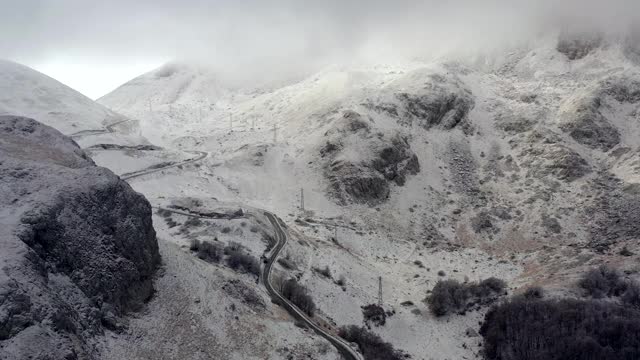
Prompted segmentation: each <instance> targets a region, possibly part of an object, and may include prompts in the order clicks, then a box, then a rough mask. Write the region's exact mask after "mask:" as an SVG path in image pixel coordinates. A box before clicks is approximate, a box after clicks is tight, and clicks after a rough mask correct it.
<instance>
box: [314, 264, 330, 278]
mask: <svg viewBox="0 0 640 360" xmlns="http://www.w3.org/2000/svg"><path fill="white" fill-rule="evenodd" d="M313 271H315V272H317V273H318V274H320V275H322V276H324V277H325V278H327V279H332V278H333V276H332V275H331V269H329V265H326V266H325V267H324V268H313Z"/></svg>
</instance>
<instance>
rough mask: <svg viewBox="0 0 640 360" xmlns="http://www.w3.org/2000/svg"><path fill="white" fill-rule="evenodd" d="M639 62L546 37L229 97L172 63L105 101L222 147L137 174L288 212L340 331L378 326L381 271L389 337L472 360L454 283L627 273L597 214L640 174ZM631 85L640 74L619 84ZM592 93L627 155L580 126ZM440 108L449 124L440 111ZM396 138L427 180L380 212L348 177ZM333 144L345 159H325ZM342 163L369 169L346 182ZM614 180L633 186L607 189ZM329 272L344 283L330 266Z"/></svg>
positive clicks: (177, 138)
mask: <svg viewBox="0 0 640 360" xmlns="http://www.w3.org/2000/svg"><path fill="white" fill-rule="evenodd" d="M627 50H628V49H625V48H623V47H622V45H621V44H619V43H616V42H612V43H611V44H609V45H606V46H603V47H601V48H597V49H594V50H592V52H591V53H589V54H588V56H586V57H585V58H582V59H577V60H570V59H568V58H567V57H566V56H565V55H564V54H562V53H560V52H558V51H557V50H556V48H555V43H554V42H552V41H549V40H548V39H546V40H545V41H542V42H540V43H538V44H536V45H535V46H533V47H531V46H530V47H527V48H523V49H515V50H514V51H512V52H511V53H509V54H508V55H506V56H502V57H496V58H486V59H484V60H483V61H478V60H477V59H474V61H467V60H464V59H459V60H458V61H446V62H439V63H430V64H424V63H416V62H414V63H407V64H396V65H393V66H388V65H385V66H374V67H370V66H369V67H362V68H357V67H339V66H333V67H330V68H327V69H326V70H325V71H322V72H320V73H318V74H314V75H312V76H309V77H308V78H306V79H304V80H302V81H300V82H296V83H291V84H287V85H285V86H282V87H277V88H273V89H233V88H226V87H225V86H224V84H223V83H222V82H220V81H217V77H216V74H214V73H211V72H210V71H208V70H206V69H205V68H202V67H192V66H188V65H176V64H173V65H169V66H167V67H163V68H161V69H159V70H157V71H154V72H151V73H149V74H146V75H143V76H141V77H139V78H137V79H135V80H133V81H132V82H130V83H128V84H125V85H123V86H122V87H121V88H119V89H118V90H116V91H115V92H114V93H112V94H109V95H107V96H105V97H104V98H102V99H100V100H99V101H100V102H101V103H103V104H105V105H107V106H110V107H111V108H113V109H114V110H117V111H120V112H122V113H123V114H126V115H127V116H130V117H133V118H136V119H140V121H141V129H142V134H143V135H144V136H147V137H149V138H150V139H152V140H154V141H157V142H159V143H161V144H162V145H163V146H167V147H169V148H174V149H176V150H192V149H196V150H200V151H207V152H209V153H210V156H209V157H208V158H207V159H205V160H203V161H202V162H201V163H200V164H199V165H198V166H194V165H190V166H188V167H187V168H185V169H182V170H178V169H171V170H167V171H164V172H163V173H161V174H153V175H150V176H147V177H144V178H142V179H136V180H135V181H133V182H132V184H133V186H134V188H135V189H137V190H138V191H141V192H142V193H144V194H145V195H147V196H148V197H149V198H151V199H160V200H161V199H162V198H163V197H172V196H178V197H179V196H189V197H195V198H203V199H206V198H212V197H214V198H216V199H217V200H219V201H225V202H232V203H236V204H245V205H246V206H254V207H256V208H263V209H267V210H269V211H272V212H274V213H276V214H279V215H280V216H281V217H282V218H283V219H284V220H285V221H286V222H287V224H288V225H289V226H290V227H291V229H290V230H291V232H292V233H293V234H294V235H295V238H294V239H295V240H296V241H291V242H290V243H289V245H287V248H285V252H286V253H287V254H288V256H289V257H290V258H291V259H294V262H295V263H296V265H297V266H296V267H297V269H296V270H293V271H289V273H290V275H294V274H297V275H298V276H299V277H300V279H301V281H302V282H303V283H304V284H306V285H307V286H308V287H309V288H310V289H311V290H312V293H313V296H314V298H315V299H316V301H317V303H318V306H319V308H320V310H321V312H322V313H323V314H324V315H325V316H326V318H327V319H328V320H330V321H333V322H335V324H337V325H347V324H362V321H363V320H362V312H361V309H360V307H361V306H363V305H367V304H371V303H376V302H377V297H378V277H379V276H381V277H382V284H383V302H384V305H385V308H387V309H393V310H395V311H396V314H395V315H394V316H392V317H391V318H390V319H389V320H388V323H387V325H385V326H384V327H379V328H374V329H373V330H374V331H375V332H377V333H379V334H380V335H381V336H382V337H383V338H384V339H386V340H388V341H391V342H392V343H393V344H394V345H395V346H396V347H398V348H400V349H403V350H405V351H407V352H408V353H409V354H411V355H412V356H413V358H416V359H458V358H463V357H467V358H470V357H471V356H472V355H473V353H477V352H478V347H477V343H478V341H477V339H467V338H466V337H465V335H464V334H465V332H466V330H467V329H468V328H472V329H475V330H477V329H478V321H479V320H480V319H481V318H482V311H480V312H472V313H469V314H467V315H466V316H457V315H455V316H451V317H447V318H445V319H436V318H434V317H433V316H432V315H431V314H430V313H429V311H428V308H427V306H426V304H425V303H424V302H423V300H424V298H425V297H426V296H427V294H428V291H429V290H430V289H431V288H432V287H433V286H434V285H435V283H436V282H437V281H438V280H439V279H442V278H454V279H458V280H461V281H464V280H465V279H468V280H470V281H478V280H481V279H485V278H488V277H491V276H496V277H499V278H502V279H504V280H505V281H507V283H508V284H509V286H510V288H511V289H512V290H513V291H520V290H519V289H521V288H522V287H524V286H526V285H528V284H534V283H535V284H543V285H547V286H550V287H562V286H566V284H568V283H570V282H571V281H572V280H573V279H574V278H575V276H576V274H578V273H579V272H580V271H581V269H583V268H584V267H586V266H590V265H593V264H598V263H601V262H603V261H615V262H619V263H621V264H623V265H624V264H626V262H625V260H624V259H622V258H620V257H619V256H618V255H617V250H618V249H619V248H620V247H621V246H623V244H625V245H627V246H631V247H634V248H635V247H636V245H634V243H630V242H627V241H626V240H624V241H623V240H621V242H619V243H618V242H616V243H613V244H612V245H611V248H610V250H609V251H607V252H605V253H599V252H594V251H592V250H589V249H590V248H591V247H592V246H595V245H594V244H595V243H597V241H598V240H597V239H598V238H600V237H602V232H601V231H602V228H601V227H599V226H600V225H599V224H594V222H593V221H591V220H590V219H589V216H588V215H589V213H590V212H593V211H595V212H597V211H601V209H602V206H603V205H602V201H603V199H602V197H601V196H600V195H599V194H600V193H603V194H604V193H606V192H611V191H618V189H621V188H623V187H624V186H625V185H624V184H627V185H629V184H631V185H632V184H635V183H637V179H638V178H639V173H638V165H637V164H638V161H639V160H638V152H637V149H638V146H639V145H640V143H639V141H640V140H638V139H640V138H639V137H638V136H636V134H637V133H638V131H640V124H639V123H638V122H637V115H636V114H637V113H638V102H637V100H638V99H636V97H635V95H633V94H635V91H636V81H637V80H635V79H638V78H637V73H638V72H637V70H638V64H637V63H636V62H635V60H634V59H633V58H630V57H628V56H627ZM621 78H630V79H632V80H630V81H629V82H628V83H625V84H623V85H622V86H620V87H616V86H617V85H615V86H613V87H612V86H610V85H607V84H611V83H613V84H621V82H620V80H618V79H621ZM620 88H623V90H620V91H618V90H615V89H620ZM590 89H591V90H590ZM612 89H614V90H612ZM616 91H618V92H616ZM620 93H621V94H622V95H619V94H620ZM594 94H595V95H594ZM590 96H597V97H599V98H598V99H599V100H598V101H601V102H602V104H603V105H602V106H600V107H599V108H596V109H595V110H593V111H597V112H599V113H600V114H602V116H603V117H604V119H605V120H604V121H605V122H606V123H607V124H610V125H611V126H613V127H614V128H615V129H616V131H617V132H618V133H619V134H620V136H619V139H618V140H619V141H617V142H616V141H615V139H614V142H615V143H614V144H613V146H612V147H611V148H607V149H602V148H601V145H592V144H590V143H589V142H590V141H591V140H590V139H589V138H588V135H587V138H585V137H584V136H582V135H583V134H575V133H573V132H571V131H570V128H571V126H574V125H573V124H574V123H576V122H578V121H583V120H576V119H572V118H568V117H567V116H566V114H567V112H569V113H571V114H574V113H579V112H580V111H581V110H578V109H576V108H575V106H576V105H572V104H578V103H581V102H582V101H586V100H583V99H588V98H589V97H590ZM576 97H578V98H579V101H578V102H576V100H572V99H576ZM625 97H626V98H625ZM440 107H442V108H444V110H445V112H446V113H445V114H441V115H442V116H441V117H438V116H432V117H429V116H431V115H432V114H433V113H437V112H438V111H439V110H438V109H440ZM353 113H356V114H357V115H352V114H353ZM425 114H427V115H425ZM353 119H356V120H353ZM354 121H355V122H354ZM567 122H569V125H567ZM362 123H364V125H362ZM607 124H605V125H602V124H596V126H601V127H602V126H608V125H607ZM587 125H589V124H586V125H584V124H581V125H579V126H582V127H584V126H587ZM568 129H569V130H568ZM594 131H596V132H598V131H607V130H606V128H605V130H602V129H600V128H597V129H595V130H594ZM394 136H396V137H400V138H404V139H407V142H408V144H409V148H410V151H411V153H414V154H416V156H417V158H418V160H419V165H420V166H419V167H420V169H419V171H418V172H417V174H407V175H406V181H404V183H403V184H402V185H401V186H399V185H396V184H395V183H393V182H390V184H389V196H388V198H384V199H373V200H374V201H373V203H372V202H368V201H364V202H362V201H357V200H358V199H356V198H354V197H353V196H351V195H349V194H347V196H346V198H342V199H341V198H337V197H336V194H338V193H337V192H336V190H335V188H334V186H335V182H338V184H342V183H340V182H341V181H346V180H347V177H355V178H357V177H358V175H359V172H362V174H363V175H362V176H364V174H365V171H371V170H370V169H371V168H370V167H367V166H370V165H368V164H369V163H370V162H372V161H376V156H377V152H378V151H381V149H384V146H385V145H384V144H385V141H389V140H388V139H392V138H394ZM377 138H378V139H383V140H382V141H383V143H382V144H380V142H379V141H378V140H376V139H377ZM330 142H331V143H332V144H334V145H335V144H337V146H338V148H339V150H338V153H337V155H332V153H331V152H324V153H323V151H324V150H323V149H328V147H326V144H328V143H330ZM380 146H382V148H380ZM626 149H628V150H626ZM329 151H334V150H329ZM327 154H329V155H327ZM617 154H622V155H617ZM101 162H102V163H103V165H105V166H110V165H109V163H108V161H107V160H105V161H101ZM338 163H340V164H347V165H348V166H355V168H356V169H360V170H356V171H354V172H346V173H345V172H337V173H334V172H333V171H335V170H333V169H334V167H335V166H336V164H338ZM343 166H344V165H343ZM603 172H611V173H613V174H616V175H617V176H619V177H620V178H621V180H622V181H623V183H624V184H622V185H620V184H618V183H607V185H606V186H605V187H604V189H603V188H598V185H597V184H601V181H602V180H601V179H602V174H603ZM367 174H368V173H367ZM373 174H374V175H373V176H380V175H376V173H375V172H374V173H373ZM332 176H333V177H332ZM367 176H369V175H367ZM403 176H405V175H403ZM336 179H337V180H336ZM342 185H344V184H342ZM342 185H341V186H342ZM345 186H346V185H345ZM587 189H592V190H587ZM301 191H303V192H304V205H305V211H302V210H301V209H300V203H301V198H300V197H301ZM588 192H592V193H593V196H590V195H588V194H587V193H588ZM153 201H154V200H152V202H153ZM634 214H635V213H634ZM633 216H635V215H633ZM608 219H609V218H607V217H605V218H603V220H602V221H604V223H606V222H607V221H609V220H608ZM296 220H297V221H296ZM336 224H337V225H339V227H338V243H334V242H332V241H331V240H330V238H331V237H332V236H333V235H334V225H336ZM417 264H422V266H419V265H417ZM325 266H329V268H330V269H331V271H332V274H333V277H334V279H333V280H331V279H326V278H324V277H322V276H320V275H318V273H317V272H315V271H314V270H313V269H314V268H324V267H325ZM440 270H442V271H444V273H445V274H446V275H445V276H444V277H443V276H439V275H438V272H439V271H440ZM278 271H281V272H284V271H285V269H283V268H279V269H278ZM340 276H344V278H345V279H346V283H347V286H346V290H344V291H343V290H342V288H341V287H340V286H338V285H336V284H335V281H334V280H336V279H337V278H339V277H340ZM405 301H411V302H412V303H413V304H414V305H412V306H402V305H401V303H402V302H405ZM463 344H464V345H463Z"/></svg>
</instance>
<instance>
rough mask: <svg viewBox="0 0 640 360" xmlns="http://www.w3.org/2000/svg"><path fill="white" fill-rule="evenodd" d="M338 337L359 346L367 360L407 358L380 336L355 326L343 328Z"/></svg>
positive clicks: (398, 359)
mask: <svg viewBox="0 0 640 360" xmlns="http://www.w3.org/2000/svg"><path fill="white" fill-rule="evenodd" d="M338 335H339V336H340V337H341V338H343V339H345V340H346V341H348V342H353V343H356V344H358V346H359V347H360V351H361V352H362V355H364V358H365V359H366V360H401V359H404V358H405V355H404V354H403V353H402V351H399V350H396V349H394V348H393V345H391V344H390V343H388V342H385V341H384V340H382V338H380V336H378V335H376V334H374V333H372V332H370V331H367V329H365V328H364V327H359V326H355V325H349V326H343V327H341V328H340V330H339V331H338Z"/></svg>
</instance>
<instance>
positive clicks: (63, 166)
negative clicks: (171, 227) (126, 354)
mask: <svg viewBox="0 0 640 360" xmlns="http://www.w3.org/2000/svg"><path fill="white" fill-rule="evenodd" d="M0 183H2V184H3V186H2V187H1V188H0V199H1V201H2V204H3V208H2V210H1V212H0V220H1V221H2V224H3V226H2V228H1V229H0V239H1V240H0V268H1V269H2V270H0V358H7V359H9V358H10V359H14V358H15V359H23V358H31V359H76V358H78V359H83V358H92V357H94V355H95V350H94V348H93V346H92V338H93V337H94V336H95V335H97V334H101V333H102V332H103V331H104V328H105V327H106V328H111V329H118V328H119V327H120V326H121V325H120V320H119V319H120V317H121V316H122V315H124V314H125V313H126V312H128V311H132V310H136V309H139V308H140V306H141V305H142V304H143V303H144V302H145V301H146V300H148V299H149V298H150V297H151V295H152V294H153V282H152V276H153V274H154V272H155V269H156V267H157V265H158V263H159V260H160V257H159V253H158V244H157V241H156V237H155V231H154V229H153V226H152V222H151V206H150V205H149V203H148V202H147V201H146V199H145V198H144V197H143V196H142V195H140V194H138V193H136V192H135V191H133V190H132V189H131V187H130V186H129V185H128V184H127V183H125V182H124V181H122V180H120V179H119V178H118V177H117V176H116V175H114V174H113V173H112V172H111V171H109V170H107V169H104V168H100V167H96V166H95V165H94V163H93V162H92V161H91V160H90V159H89V158H88V157H87V156H86V155H85V154H84V152H83V151H82V150H80V148H79V147H78V146H77V145H76V144H75V143H74V142H73V141H72V140H70V139H69V138H67V137H65V136H63V135H62V134H60V133H59V132H58V131H56V130H54V129H52V128H50V127H47V126H45V125H42V124H40V123H38V122H36V121H34V120H31V119H26V118H20V117H12V116H3V117H0Z"/></svg>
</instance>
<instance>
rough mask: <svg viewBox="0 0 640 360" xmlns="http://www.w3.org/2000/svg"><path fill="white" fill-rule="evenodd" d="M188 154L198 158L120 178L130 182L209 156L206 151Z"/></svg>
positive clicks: (132, 173) (127, 174)
mask: <svg viewBox="0 0 640 360" xmlns="http://www.w3.org/2000/svg"><path fill="white" fill-rule="evenodd" d="M187 152H189V153H192V154H196V155H197V156H196V157H194V158H193V159H189V160H186V161H181V162H179V163H175V164H171V165H167V166H163V167H159V168H153V169H149V168H147V169H143V170H139V171H134V172H131V173H126V174H122V175H120V178H121V179H122V180H130V179H134V178H137V177H140V176H144V175H148V174H153V173H155V172H158V171H162V170H166V169H170V168H174V167H177V166H180V165H187V164H191V163H193V162H196V161H200V160H202V159H204V158H206V157H207V156H209V153H208V152H205V151H187Z"/></svg>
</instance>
